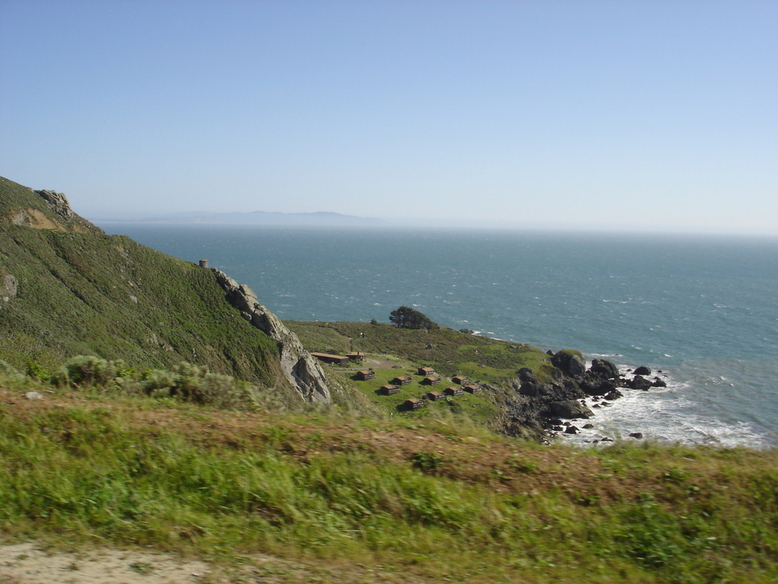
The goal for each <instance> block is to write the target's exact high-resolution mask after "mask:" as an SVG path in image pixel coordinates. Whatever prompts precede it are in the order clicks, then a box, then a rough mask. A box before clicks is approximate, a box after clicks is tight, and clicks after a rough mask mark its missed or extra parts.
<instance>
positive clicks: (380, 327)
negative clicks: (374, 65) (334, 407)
mask: <svg viewBox="0 0 778 584" xmlns="http://www.w3.org/2000/svg"><path fill="white" fill-rule="evenodd" d="M287 326H289V328H290V329H291V330H293V331H294V332H295V333H296V334H297V336H298V337H300V340H301V341H302V342H303V344H304V345H305V347H306V348H307V349H308V350H310V351H320V352H325V353H336V354H345V353H347V352H352V351H353V352H357V351H358V352H361V353H363V354H365V355H366V357H367V358H366V360H365V361H364V362H363V363H361V364H356V363H353V364H350V365H349V366H347V367H331V368H330V369H331V370H333V371H334V372H336V373H339V374H340V375H341V376H342V377H344V378H346V379H349V380H350V381H351V383H352V386H353V387H355V388H356V389H357V390H358V391H360V392H361V393H362V394H363V395H365V396H366V397H367V398H368V399H369V400H370V402H371V403H372V404H373V405H374V406H376V407H377V408H379V409H380V410H382V411H383V412H385V413H386V414H389V415H392V416H399V417H407V418H411V419H420V418H426V417H428V416H435V415H438V414H440V413H441V412H442V411H447V412H450V413H454V414H465V415H467V416H468V417H469V418H470V419H471V420H473V421H475V422H478V423H482V424H487V425H490V426H491V427H493V428H502V430H503V431H506V432H509V433H512V434H516V435H526V436H534V437H536V438H541V437H543V436H544V433H543V431H542V429H541V428H540V427H539V426H538V427H536V426H535V425H532V427H519V426H517V425H516V424H513V423H511V420H510V417H506V416H505V414H506V411H507V410H509V409H510V408H511V406H510V404H511V403H513V402H515V401H517V399H522V398H519V397H518V396H517V394H516V391H515V389H514V388H513V387H511V385H510V381H511V380H515V378H516V377H517V375H518V371H519V369H521V368H523V367H527V368H529V369H532V370H533V371H534V372H535V374H536V375H537V376H538V378H540V379H543V380H546V379H549V378H550V377H551V375H552V371H553V370H554V367H553V366H552V365H551V362H550V357H549V356H548V355H547V354H546V353H544V352H543V351H541V350H540V349H536V348H535V347H531V346H529V345H525V344H520V343H508V342H504V341H498V340H494V339H490V338H487V337H480V336H474V335H470V334H466V333H461V332H459V331H455V330H451V329H444V328H439V329H434V330H426V329H418V330H412V329H403V328H398V327H395V326H393V325H389V324H380V323H379V324H369V323H361V322H302V321H291V322H287ZM420 366H427V367H432V368H433V369H435V371H436V373H437V374H438V375H439V376H440V378H441V383H440V384H439V385H435V386H429V385H425V384H424V381H423V379H424V378H423V376H420V375H417V369H418V367H420ZM364 368H370V369H373V371H374V372H375V378H374V379H371V380H368V381H360V380H358V378H357V376H356V375H355V374H356V372H357V371H358V370H359V369H364ZM397 375H407V376H410V377H411V379H412V381H411V383H409V384H408V385H402V386H400V387H399V392H398V393H396V394H394V395H388V396H387V395H383V394H382V391H381V389H380V388H381V386H383V385H385V384H388V383H390V381H391V380H392V379H393V378H394V377H396V376H397ZM455 375H462V376H465V377H466V378H467V379H468V380H469V381H468V383H475V384H477V385H479V386H482V387H485V388H486V390H485V391H483V392H482V393H479V394H472V395H471V394H470V393H467V392H465V393H464V394H463V395H459V396H455V397H446V398H445V399H442V400H440V401H430V400H425V406H424V407H423V408H422V409H420V410H416V411H405V410H403V408H402V404H403V402H405V400H407V399H409V398H423V397H424V396H425V394H426V393H427V392H429V391H431V390H437V391H443V390H444V389H445V388H447V387H449V386H454V385H456V384H454V382H453V381H452V377H453V376H455Z"/></svg>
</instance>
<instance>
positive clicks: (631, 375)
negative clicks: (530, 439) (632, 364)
mask: <svg viewBox="0 0 778 584" xmlns="http://www.w3.org/2000/svg"><path fill="white" fill-rule="evenodd" d="M548 354H549V355H550V356H551V364H552V365H553V366H554V369H553V372H552V378H553V379H552V381H550V382H541V381H539V380H538V379H537V377H536V376H535V374H534V372H533V371H532V370H531V369H527V368H524V369H521V370H519V376H518V378H517V379H516V380H514V382H513V384H512V385H513V389H514V390H515V391H516V399H515V400H513V403H511V404H510V405H509V406H508V410H509V423H508V428H507V429H508V431H509V433H512V432H510V430H511V426H513V427H515V428H518V427H524V428H532V429H533V430H534V431H535V432H536V433H537V434H539V435H542V436H544V437H545V438H553V437H555V436H557V435H558V434H560V433H565V434H577V433H579V432H580V430H581V428H579V427H578V426H576V425H574V424H573V423H572V422H570V420H588V419H589V418H592V417H594V416H595V412H594V411H592V409H591V408H590V407H589V406H587V405H586V400H587V399H590V400H591V399H592V398H595V399H596V400H597V401H598V402H599V403H597V402H595V403H594V404H592V407H593V408H599V407H608V406H610V405H611V403H612V402H614V401H615V400H617V399H619V398H621V397H623V396H624V394H623V393H622V391H621V390H626V391H648V390H650V389H651V388H661V387H666V383H665V381H664V380H663V379H662V378H660V377H659V376H658V375H653V373H652V371H651V369H650V368H649V367H647V366H640V367H637V368H636V369H634V370H629V371H628V372H627V373H628V375H623V374H622V373H621V372H620V371H619V368H618V367H617V366H616V365H615V364H614V363H612V362H611V361H608V360H605V359H594V360H592V363H591V366H590V367H589V368H588V369H587V368H586V361H585V360H584V358H583V355H581V353H580V352H578V351H574V350H570V349H565V350H562V351H558V352H556V353H554V352H553V351H548ZM657 373H661V371H658V372H657ZM652 375H653V376H652ZM599 400H601V401H599ZM592 427H593V426H592V424H590V423H586V424H584V425H583V426H582V428H587V429H588V428H592ZM629 436H630V437H632V438H635V439H638V440H639V439H642V438H643V434H642V433H641V432H632V433H630V434H629ZM609 440H611V439H610V438H607V437H606V438H602V441H609ZM595 442H596V441H595Z"/></svg>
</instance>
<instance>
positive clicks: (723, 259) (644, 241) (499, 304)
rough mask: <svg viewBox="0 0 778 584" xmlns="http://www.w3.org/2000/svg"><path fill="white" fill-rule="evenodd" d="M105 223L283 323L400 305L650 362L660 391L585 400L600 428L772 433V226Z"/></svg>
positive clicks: (528, 338)
mask: <svg viewBox="0 0 778 584" xmlns="http://www.w3.org/2000/svg"><path fill="white" fill-rule="evenodd" d="M101 227H103V228H104V229H105V230H106V231H108V232H109V233H121V234H124V235H129V236H130V237H132V238H133V239H135V240H136V241H138V242H140V243H143V244H145V245H148V246H150V247H152V248H154V249H157V250H160V251H162V252H164V253H167V254H170V255H173V256H176V257H179V258H182V259H186V260H189V261H192V262H197V261H198V260H200V259H208V260H209V262H210V266H211V267H216V268H219V269H221V270H223V271H224V272H226V273H227V274H229V275H230V276H231V277H233V278H234V279H236V280H238V281H239V282H241V283H245V284H248V285H249V286H251V288H253V289H254V291H255V292H256V293H257V295H258V297H259V299H260V302H262V303H263V304H265V305H266V306H267V307H268V308H270V309H271V310H272V311H273V312H275V313H276V314H277V315H278V316H279V317H281V318H282V319H289V320H322V321H335V320H357V321H369V320H370V319H373V318H375V319H376V320H378V321H381V322H388V317H389V313H390V312H391V311H392V310H394V309H395V308H397V307H398V306H400V305H409V306H413V307H415V308H416V309H418V310H420V311H421V312H423V313H425V314H426V315H427V316H429V317H430V318H431V319H432V320H434V321H436V322H438V323H439V324H441V325H445V326H450V327H453V328H456V329H461V328H468V329H473V330H475V331H477V332H478V334H482V335H487V336H490V337H495V338H500V339H506V340H511V341H516V342H524V343H529V344H532V345H535V346H538V347H541V348H543V349H553V350H559V349H563V348H575V349H579V350H580V351H581V352H583V353H584V355H585V356H586V357H587V358H589V359H592V358H594V357H603V358H607V359H609V360H611V361H613V362H615V363H617V364H618V365H619V366H620V367H622V368H624V369H627V368H634V367H636V366H639V365H646V366H648V367H650V368H651V369H652V370H654V371H655V372H658V371H661V372H662V375H663V376H665V378H666V380H667V382H668V386H667V388H664V389H655V390H652V391H649V392H642V391H629V390H625V391H624V393H625V397H624V398H622V399H620V400H618V401H616V402H614V404H613V405H612V406H611V407H609V408H602V409H600V410H597V415H596V418H595V419H594V420H593V422H594V423H595V426H596V431H597V432H601V433H603V434H608V435H611V436H613V435H622V436H626V435H627V434H628V433H630V432H634V431H639V432H642V433H643V434H644V435H645V436H647V437H649V438H652V439H655V440H659V441H671V442H676V441H678V442H686V443H701V444H711V445H720V446H735V445H744V446H750V447H755V448H765V447H774V446H776V445H778V424H777V423H776V422H778V239H775V238H746V237H742V238H737V237H722V236H718V237H713V236H676V235H645V234H644V235H626V234H586V233H576V234H569V233H568V234H562V233H550V232H549V233H546V232H532V231H527V232H501V231H496V232H487V231H461V232H459V231H438V230H424V229H416V230H400V229H395V230H376V229H371V230H358V229H350V230H340V231H338V230H334V229H303V228H297V229H288V228H286V229H285V228H268V227H243V226H241V227H234V226H229V227H228V226H218V227H216V226H169V225H141V224H103V225H101ZM565 439H569V440H574V441H575V440H578V441H581V440H583V438H581V437H580V436H574V437H570V438H565Z"/></svg>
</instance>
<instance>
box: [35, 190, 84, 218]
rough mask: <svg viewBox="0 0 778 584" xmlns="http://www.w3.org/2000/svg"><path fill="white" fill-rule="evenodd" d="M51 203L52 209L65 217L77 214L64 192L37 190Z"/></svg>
mask: <svg viewBox="0 0 778 584" xmlns="http://www.w3.org/2000/svg"><path fill="white" fill-rule="evenodd" d="M35 192H36V193H38V194H39V195H40V196H41V197H43V199H44V200H45V201H46V202H47V203H48V204H49V206H50V207H51V208H52V210H53V211H54V212H55V213H56V214H57V215H59V216H60V217H62V218H63V219H70V218H71V217H73V215H75V213H73V209H71V208H70V203H69V202H68V198H67V197H66V196H65V194H64V193H58V192H56V191H45V190H44V191H35Z"/></svg>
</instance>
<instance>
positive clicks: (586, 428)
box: [584, 424, 594, 430]
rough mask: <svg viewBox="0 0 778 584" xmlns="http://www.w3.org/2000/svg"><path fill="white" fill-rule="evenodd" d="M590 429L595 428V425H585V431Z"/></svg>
mask: <svg viewBox="0 0 778 584" xmlns="http://www.w3.org/2000/svg"><path fill="white" fill-rule="evenodd" d="M590 428H594V424H584V430H589V429H590Z"/></svg>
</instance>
